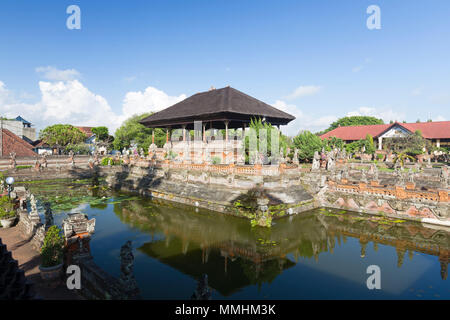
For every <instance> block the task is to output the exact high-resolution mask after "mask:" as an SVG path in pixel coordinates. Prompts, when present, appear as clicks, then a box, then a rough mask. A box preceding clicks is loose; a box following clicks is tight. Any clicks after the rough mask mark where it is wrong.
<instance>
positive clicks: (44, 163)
mask: <svg viewBox="0 0 450 320" xmlns="http://www.w3.org/2000/svg"><path fill="white" fill-rule="evenodd" d="M47 165H48V164H47V154H46V153H44V154H43V155H42V160H41V168H43V169H46V168H47Z"/></svg>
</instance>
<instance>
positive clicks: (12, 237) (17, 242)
mask: <svg viewBox="0 0 450 320" xmlns="http://www.w3.org/2000/svg"><path fill="white" fill-rule="evenodd" d="M0 238H1V239H2V242H3V244H6V245H7V247H8V250H9V251H11V253H12V256H13V258H14V259H15V260H17V261H18V262H19V268H20V269H22V270H24V271H25V276H26V277H27V279H28V280H30V281H31V282H33V285H34V290H35V291H36V292H37V294H38V296H39V297H40V298H42V299H45V300H80V299H81V297H80V296H79V295H78V294H77V293H76V292H74V291H71V290H69V289H67V287H66V286H65V282H64V281H61V283H60V284H59V285H58V286H57V287H56V288H55V287H52V286H50V285H49V284H48V283H46V282H45V281H44V280H42V279H41V275H40V271H39V264H40V260H41V258H40V255H39V252H38V251H37V250H36V249H34V248H33V246H32V245H31V243H30V242H29V241H27V240H24V238H23V236H22V235H21V234H20V231H19V228H17V227H13V228H10V229H3V228H0Z"/></svg>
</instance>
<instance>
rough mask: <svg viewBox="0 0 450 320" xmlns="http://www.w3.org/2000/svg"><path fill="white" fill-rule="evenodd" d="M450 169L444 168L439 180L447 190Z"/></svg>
mask: <svg viewBox="0 0 450 320" xmlns="http://www.w3.org/2000/svg"><path fill="white" fill-rule="evenodd" d="M448 176H449V174H448V168H447V167H442V168H441V172H440V174H439V180H440V181H441V184H442V187H443V188H447V187H448Z"/></svg>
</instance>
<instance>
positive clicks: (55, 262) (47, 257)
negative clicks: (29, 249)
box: [39, 226, 64, 280]
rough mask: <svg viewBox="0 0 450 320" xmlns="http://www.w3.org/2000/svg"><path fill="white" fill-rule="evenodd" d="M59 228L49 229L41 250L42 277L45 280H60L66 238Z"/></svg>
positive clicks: (52, 227)
mask: <svg viewBox="0 0 450 320" xmlns="http://www.w3.org/2000/svg"><path fill="white" fill-rule="evenodd" d="M61 233H62V231H61V229H60V228H58V227H57V226H51V227H50V228H48V230H47V232H46V234H45V238H44V245H43V246H42V248H41V265H40V266H39V270H40V271H41V277H42V279H44V280H58V279H59V277H60V276H61V271H62V267H63V249H64V237H63V236H62V235H61Z"/></svg>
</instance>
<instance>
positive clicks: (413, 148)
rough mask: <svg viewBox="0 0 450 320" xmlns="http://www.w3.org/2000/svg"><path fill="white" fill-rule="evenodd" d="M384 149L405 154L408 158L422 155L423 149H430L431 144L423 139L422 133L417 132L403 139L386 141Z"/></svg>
mask: <svg viewBox="0 0 450 320" xmlns="http://www.w3.org/2000/svg"><path fill="white" fill-rule="evenodd" d="M384 147H385V148H386V149H388V150H392V151H393V152H394V153H396V154H400V153H405V154H407V155H410V156H416V155H419V154H422V153H423V149H424V148H425V149H426V150H430V149H431V143H430V141H428V140H427V139H425V138H424V137H422V132H421V131H420V130H417V131H416V132H414V134H410V135H408V136H406V137H403V138H390V139H386V142H385V143H384Z"/></svg>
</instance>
